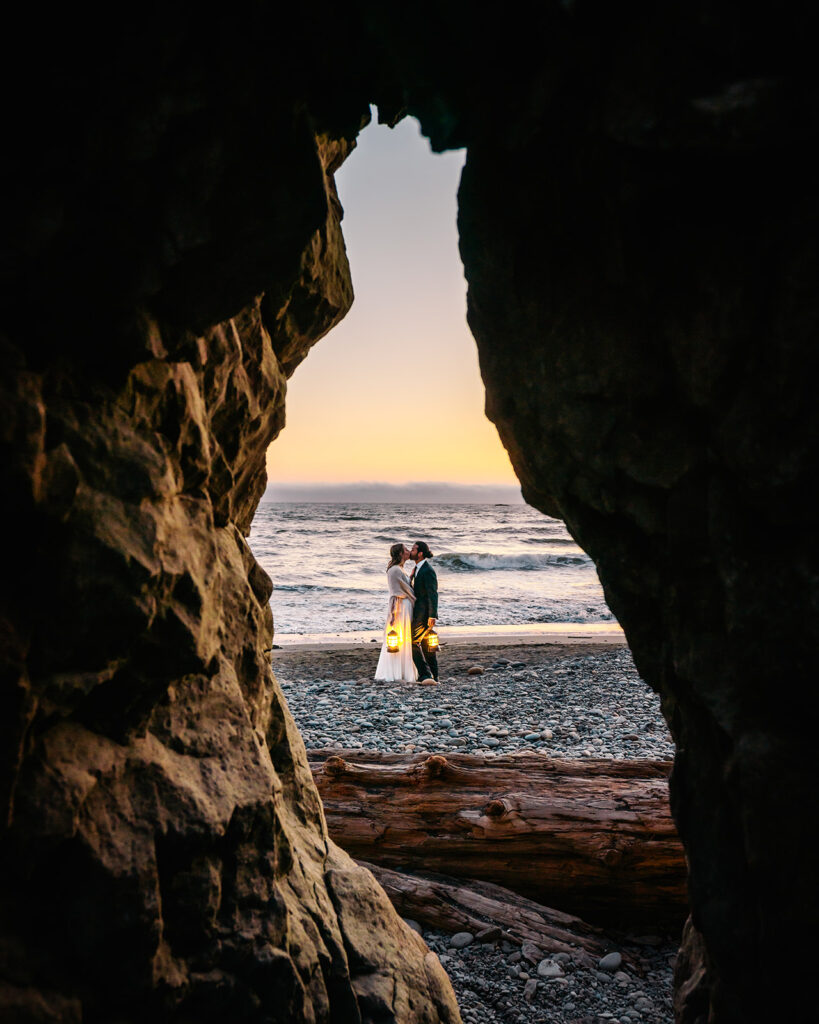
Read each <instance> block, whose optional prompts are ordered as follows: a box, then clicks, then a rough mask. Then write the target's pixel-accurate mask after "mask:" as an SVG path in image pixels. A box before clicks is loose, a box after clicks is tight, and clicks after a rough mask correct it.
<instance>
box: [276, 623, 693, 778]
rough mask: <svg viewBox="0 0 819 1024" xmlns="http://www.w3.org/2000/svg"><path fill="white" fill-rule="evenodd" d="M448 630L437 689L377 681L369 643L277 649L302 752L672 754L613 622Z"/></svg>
mask: <svg viewBox="0 0 819 1024" xmlns="http://www.w3.org/2000/svg"><path fill="white" fill-rule="evenodd" d="M453 633H454V634H455V635H454V636H452V637H449V636H448V635H447V634H446V633H442V636H441V650H440V654H439V664H440V682H439V684H438V685H437V686H418V685H415V684H411V683H376V682H374V681H373V675H374V671H375V666H376V662H377V660H378V652H379V648H380V645H379V643H378V642H377V641H376V642H375V643H373V642H372V638H370V639H364V640H362V639H360V638H359V639H358V640H350V639H344V638H341V637H338V638H335V642H333V641H332V640H329V639H327V640H324V641H323V642H322V641H320V640H318V639H317V638H301V641H300V642H291V643H290V644H284V643H283V644H282V646H281V649H279V650H274V652H273V667H274V670H275V672H276V675H277V677H278V679H279V682H280V683H281V685H282V689H283V690H284V693H285V696H286V697H287V701H288V704H289V706H290V710H291V712H292V713H293V715H294V717H295V719H296V722H297V723H298V725H299V728H300V730H301V733H302V736H303V737H304V740H305V744H306V745H307V747H308V749H310V748H336V749H362V750H381V751H385V752H396V753H397V752H405V753H413V752H418V751H429V752H431V753H436V752H441V751H446V750H458V751H461V752H463V753H477V754H486V755H492V754H494V753H510V752H514V751H518V750H534V751H539V752H541V753H544V754H547V755H549V756H553V757H604V758H609V757H610V758H614V757H652V758H661V759H670V758H671V757H672V755H673V745H672V743H671V738H670V736H669V734H668V730H667V727H666V725H665V722H664V720H663V718H662V715H661V714H660V708H659V700H658V698H657V697H656V695H655V694H653V693H652V692H651V691H650V690H649V689H648V687H647V686H646V685H645V683H644V682H643V681H642V680H641V679H640V677H639V675H638V673H637V671H636V669H635V667H634V663H633V661H632V659H631V655H630V652H629V650H628V647H627V646H626V644H625V640H624V638H623V635H622V632H621V631H619V630H616V629H614V628H613V627H612V626H611V625H610V624H609V625H608V626H607V627H606V628H605V629H604V628H602V627H601V628H600V629H599V630H598V631H597V632H595V631H589V629H588V627H585V626H584V627H579V626H575V627H570V626H564V627H563V629H562V630H560V631H558V630H557V629H552V630H550V631H548V632H547V631H544V630H542V629H541V630H539V631H534V630H529V631H525V632H523V633H522V634H521V635H515V634H513V633H511V632H505V633H504V632H499V631H497V630H495V631H486V632H484V633H481V634H480V635H463V634H458V633H457V632H455V631H453ZM470 673H471V674H470Z"/></svg>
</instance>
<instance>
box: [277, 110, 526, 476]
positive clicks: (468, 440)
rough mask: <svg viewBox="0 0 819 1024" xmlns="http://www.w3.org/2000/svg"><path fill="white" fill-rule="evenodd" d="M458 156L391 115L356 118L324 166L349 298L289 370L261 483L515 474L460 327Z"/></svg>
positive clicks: (469, 342)
mask: <svg viewBox="0 0 819 1024" xmlns="http://www.w3.org/2000/svg"><path fill="white" fill-rule="evenodd" d="M463 159H464V156H463V153H462V152H458V153H446V154H443V155H435V154H432V153H431V151H430V149H429V146H428V144H427V142H426V140H425V139H423V137H422V136H421V134H420V132H419V129H418V124H417V122H416V121H414V120H411V119H405V120H404V121H402V122H401V123H400V124H399V125H398V127H397V128H395V129H389V128H386V127H384V126H381V125H375V124H372V125H370V126H369V127H368V128H367V129H365V131H364V132H363V133H362V135H361V136H360V139H359V145H358V148H357V149H356V150H355V151H354V152H353V153H352V155H351V156H350V157H349V158H348V160H347V162H346V163H345V164H344V166H343V167H342V168H341V170H340V171H339V173H338V174H337V175H336V183H337V185H338V190H339V195H340V198H341V202H342V204H343V206H344V210H345V216H344V221H343V229H344V236H345V239H346V241H347V251H348V255H349V259H350V265H351V268H352V275H353V286H354V288H355V293H356V298H355V302H354V303H353V308H352V309H351V311H350V312H349V313H348V314H347V316H346V318H345V319H344V320H343V321H342V322H341V324H339V325H338V327H336V328H335V329H334V330H333V331H331V332H330V334H328V335H327V336H326V337H325V338H324V339H322V341H320V342H319V343H318V344H317V345H316V346H315V347H314V348H313V350H312V351H311V352H310V355H309V356H308V357H307V359H306V361H305V362H304V363H302V365H301V366H300V367H299V368H298V369H297V370H296V372H295V374H294V376H293V378H292V379H291V381H290V384H289V388H288V396H287V426H286V428H285V430H284V431H283V432H282V434H281V435H280V436H279V438H278V439H277V440H276V441H275V442H274V443H273V445H272V446H271V447H270V449H269V451H268V454H267V463H268V473H269V477H270V481H271V483H274V482H327V483H331V482H339V481H384V482H387V483H404V482H407V481H415V480H440V481H449V482H450V483H475V484H485V483H493V484H495V483H498V484H516V483H517V481H516V479H515V476H514V473H513V472H512V467H511V465H510V464H509V459H508V457H507V455H506V452H505V451H504V449H503V446H502V445H501V443H500V440H499V439H498V435H497V432H496V431H495V428H494V427H493V426H492V424H491V423H489V421H488V420H487V419H486V417H485V416H484V413H483V403H484V390H483V384H482V382H481V379H480V373H479V370H478V357H477V352H476V348H475V342H474V340H473V338H472V336H471V335H470V333H469V329H468V327H467V325H466V313H465V311H466V283H465V281H464V279H463V270H462V267H461V263H460V259H459V257H458V248H457V231H456V226H455V218H456V192H457V187H458V179H459V177H460V171H461V167H462V166H463Z"/></svg>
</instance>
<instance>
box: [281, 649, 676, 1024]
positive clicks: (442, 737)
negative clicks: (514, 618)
mask: <svg viewBox="0 0 819 1024" xmlns="http://www.w3.org/2000/svg"><path fill="white" fill-rule="evenodd" d="M377 647H378V645H376V644H370V643H368V642H358V643H355V644H344V643H338V644H322V645H311V644H309V643H302V644H294V645H292V646H287V647H284V648H283V649H280V650H275V651H274V656H273V668H274V671H275V673H276V676H277V678H278V680H279V683H280V685H281V686H282V689H283V691H284V694H285V697H286V699H287V702H288V706H289V708H290V711H291V713H292V714H293V716H294V718H295V720H296V722H297V724H298V726H299V729H300V731H301V734H302V736H303V738H304V741H305V744H306V746H307V748H308V750H310V749H319V748H323V749H337V750H342V749H343V750H346V751H350V750H356V749H358V750H367V751H381V752H384V753H422V752H429V753H446V751H448V750H449V751H458V752H461V753H470V754H482V755H484V756H487V757H490V758H491V757H493V756H495V755H498V754H510V753H514V752H517V751H538V752H540V753H542V754H545V755H548V756H552V757H561V758H564V757H570V758H585V757H594V758H617V759H631V758H655V759H660V760H669V761H670V760H671V759H672V758H673V750H674V747H673V743H672V740H671V737H670V735H669V733H668V729H667V727H666V724H665V721H664V720H663V718H662V715H661V713H660V707H659V699H658V697H657V696H656V694H654V693H653V692H652V691H651V690H649V688H648V687H647V686H646V684H645V683H644V682H643V681H642V680H641V679H640V676H639V674H638V672H637V670H636V668H635V666H634V662H633V660H632V658H631V653H630V651H629V650H628V647H627V646H626V645H625V642H624V641H623V640H622V638H621V637H612V638H608V639H607V640H606V641H605V642H603V641H601V639H600V638H595V637H592V638H590V639H586V640H580V639H577V638H573V637H564V638H552V639H549V640H548V641H544V640H542V639H541V640H538V639H535V640H532V639H531V638H530V639H529V640H528V641H526V642H523V641H521V640H520V639H516V640H515V641H513V642H510V641H509V640H507V639H505V638H492V637H490V636H482V637H480V638H479V639H476V638H469V639H466V640H462V641H450V642H443V643H442V647H441V652H440V658H439V662H440V669H441V672H440V683H439V684H438V685H437V686H418V685H415V684H410V683H398V684H388V683H376V682H374V681H373V675H374V671H375V665H376V663H377V660H378V649H377ZM412 926H413V927H415V928H416V930H418V931H420V932H421V934H422V935H423V937H424V939H425V940H426V942H427V944H428V945H429V947H430V948H431V949H432V950H433V951H434V952H436V953H437V954H438V955H439V957H440V959H441V962H442V964H443V965H444V967H445V969H446V971H447V973H448V974H449V976H450V979H451V981H452V984H453V987H454V988H455V991H456V994H457V996H458V1001H459V1005H460V1007H461V1013H462V1015H463V1018H464V1021H467V1022H469V1024H484V1022H495V1021H497V1022H504V1024H599V1022H603V1021H606V1022H620V1024H637V1022H641V1021H642V1022H646V1024H655V1022H656V1024H670V1022H671V1021H672V1020H673V1013H672V1008H671V977H672V971H673V963H674V958H675V955H676V951H677V945H678V942H679V936H678V935H642V936H635V935H623V934H615V933H611V934H607V936H606V939H607V946H608V947H609V948H610V953H609V955H608V956H607V957H604V958H603V959H602V960H601V962H600V963H599V964H598V965H597V966H596V967H589V966H588V965H585V964H581V963H580V962H579V961H578V962H573V961H572V959H571V957H570V956H569V955H567V954H558V955H555V956H552V957H549V956H548V955H547V954H546V953H544V952H543V951H541V950H538V949H537V948H535V947H530V948H529V949H526V945H527V944H525V945H524V947H523V948H520V947H517V946H514V945H512V944H509V943H506V942H503V941H501V940H500V939H499V938H496V937H493V936H492V935H489V936H481V935H470V934H469V933H460V934H459V935H455V936H450V935H445V934H443V933H440V932H434V931H427V930H424V929H422V928H421V927H420V926H418V925H417V924H415V923H414V922H412Z"/></svg>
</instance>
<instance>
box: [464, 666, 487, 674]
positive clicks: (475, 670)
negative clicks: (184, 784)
mask: <svg viewBox="0 0 819 1024" xmlns="http://www.w3.org/2000/svg"><path fill="white" fill-rule="evenodd" d="M483 672H484V668H483V665H472V666H471V667H470V668H468V669H467V670H466V674H467V675H468V676H482V675H483Z"/></svg>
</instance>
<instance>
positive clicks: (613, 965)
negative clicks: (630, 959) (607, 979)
mask: <svg viewBox="0 0 819 1024" xmlns="http://www.w3.org/2000/svg"><path fill="white" fill-rule="evenodd" d="M622 962H623V958H622V956H620V954H619V953H606V955H605V956H604V957H601V959H600V962H599V963H598V965H597V966H598V967H599V968H600V970H601V971H616V970H618V969H619V967H620V964H622Z"/></svg>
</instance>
